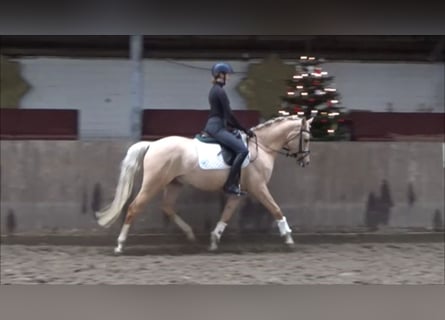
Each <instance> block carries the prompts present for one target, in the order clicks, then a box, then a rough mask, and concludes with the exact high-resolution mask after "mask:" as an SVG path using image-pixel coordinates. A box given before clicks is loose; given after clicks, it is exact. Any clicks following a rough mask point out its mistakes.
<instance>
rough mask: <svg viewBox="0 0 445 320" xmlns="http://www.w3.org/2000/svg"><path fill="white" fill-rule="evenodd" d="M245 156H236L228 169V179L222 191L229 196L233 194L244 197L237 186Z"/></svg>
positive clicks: (243, 193)
mask: <svg viewBox="0 0 445 320" xmlns="http://www.w3.org/2000/svg"><path fill="white" fill-rule="evenodd" d="M245 158H246V155H244V154H238V155H237V156H236V158H235V160H233V164H232V166H231V168H230V172H229V177H228V178H227V181H226V183H225V184H224V191H225V192H226V193H229V194H234V195H237V196H241V195H245V194H246V193H245V192H242V191H241V189H240V185H239V180H240V177H241V166H242V165H243V162H244V159H245Z"/></svg>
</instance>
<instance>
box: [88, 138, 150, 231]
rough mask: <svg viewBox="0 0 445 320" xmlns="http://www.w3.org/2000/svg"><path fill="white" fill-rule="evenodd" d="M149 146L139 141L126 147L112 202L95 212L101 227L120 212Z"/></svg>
mask: <svg viewBox="0 0 445 320" xmlns="http://www.w3.org/2000/svg"><path fill="white" fill-rule="evenodd" d="M149 147H150V142H149V141H140V142H137V143H135V144H133V145H132V146H131V147H130V148H129V149H128V151H127V154H126V156H125V158H124V160H122V164H121V172H120V176H119V182H118V184H117V187H116V194H115V196H114V200H113V202H112V203H111V204H110V205H109V206H108V207H106V208H104V209H102V210H101V211H98V212H96V217H97V219H98V220H97V222H98V223H99V225H101V226H102V227H105V228H108V227H110V226H111V225H112V224H113V223H114V222H115V221H116V219H117V218H118V217H119V215H120V214H121V213H122V209H123V207H124V205H125V203H126V202H127V201H128V199H129V198H130V196H131V194H132V191H133V183H134V178H135V176H136V173H137V172H138V171H139V169H140V168H141V167H142V164H143V160H144V156H145V153H146V152H147V150H148V148H149Z"/></svg>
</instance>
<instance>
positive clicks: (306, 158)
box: [284, 118, 314, 167]
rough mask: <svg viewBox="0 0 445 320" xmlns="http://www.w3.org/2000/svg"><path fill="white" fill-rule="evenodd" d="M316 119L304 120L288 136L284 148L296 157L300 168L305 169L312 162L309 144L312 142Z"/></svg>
mask: <svg viewBox="0 0 445 320" xmlns="http://www.w3.org/2000/svg"><path fill="white" fill-rule="evenodd" d="M313 120H314V118H311V119H309V120H306V118H303V119H302V120H301V122H300V124H299V125H297V126H295V129H293V130H292V131H291V132H289V134H288V135H287V142H286V144H285V145H284V147H285V148H286V149H287V150H288V152H289V154H290V155H292V156H295V157H296V159H297V162H298V164H299V165H300V166H302V167H305V166H307V165H309V163H310V161H311V157H310V149H309V144H310V140H311V123H312V121H313Z"/></svg>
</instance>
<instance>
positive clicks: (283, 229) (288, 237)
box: [250, 184, 294, 246]
mask: <svg viewBox="0 0 445 320" xmlns="http://www.w3.org/2000/svg"><path fill="white" fill-rule="evenodd" d="M250 192H251V194H252V195H253V196H254V197H255V198H257V199H258V201H260V202H261V203H262V204H263V205H264V206H265V207H266V209H267V210H268V211H269V212H270V213H271V214H272V216H273V217H274V218H275V219H276V221H277V225H278V229H279V230H280V235H281V236H282V237H284V239H285V240H284V242H285V243H286V244H287V245H288V246H293V245H294V240H293V239H292V230H291V228H290V227H289V225H288V223H287V220H286V217H285V216H284V215H283V213H282V212H281V208H280V207H279V206H278V204H277V203H276V202H275V200H274V199H273V197H272V195H271V194H270V192H269V189H268V188H267V185H265V184H261V185H255V186H254V187H253V188H252V189H251V190H250Z"/></svg>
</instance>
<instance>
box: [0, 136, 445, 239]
mask: <svg viewBox="0 0 445 320" xmlns="http://www.w3.org/2000/svg"><path fill="white" fill-rule="evenodd" d="M130 144H131V143H130V142H129V141H39V140H37V141H36V140H34V141H25V140H23V141H17V140H15V141H1V163H0V164H1V167H0V170H1V230H2V233H11V232H13V233H44V234H47V233H48V234H49V233H50V234H53V233H57V234H69V233H73V232H77V233H85V234H91V233H96V234H103V233H110V232H111V233H116V232H117V229H118V228H119V224H120V223H116V225H115V226H113V227H112V228H111V229H107V230H104V229H101V228H100V227H99V226H98V225H97V224H96V221H95V218H94V214H93V212H94V210H96V209H99V208H101V207H103V206H105V205H106V204H108V202H109V201H111V200H112V198H113V196H114V188H115V184H116V182H117V177H118V170H119V165H120V161H121V160H122V158H123V156H124V154H125V152H126V149H127V148H128V147H129V146H130ZM444 148H445V147H444V144H443V143H437V142H313V143H312V144H311V160H312V161H311V165H310V166H309V167H307V168H300V167H297V165H296V163H295V161H294V160H293V159H290V158H285V157H281V156H279V157H278V158H277V162H276V167H275V171H274V174H273V176H272V180H271V182H270V189H271V192H272V194H273V196H274V197H275V199H276V200H277V202H278V203H279V204H280V206H281V208H282V209H283V211H284V213H285V215H286V216H287V217H288V220H289V222H290V224H291V225H292V226H293V228H294V230H296V231H308V232H319V231H354V230H355V231H357V230H377V229H379V228H382V227H386V228H393V229H396V230H402V229H403V230H430V229H431V228H433V227H434V225H435V224H436V225H437V223H438V221H439V222H440V221H443V208H444V197H443V195H444V166H445V164H444V159H443V156H444V152H445V149H444ZM223 200H224V197H223V196H222V195H221V194H219V193H209V192H202V191H197V190H194V189H192V188H186V189H185V190H184V192H183V193H182V194H181V196H180V199H179V201H178V208H179V213H180V215H181V216H183V218H184V219H185V220H186V221H188V222H189V223H191V225H192V226H193V228H194V229H195V230H196V231H197V232H207V231H209V230H210V228H213V226H214V225H215V223H216V222H217V220H218V218H219V213H220V210H221V206H222V202H223ZM158 204H159V198H156V199H155V200H154V201H153V202H152V203H151V204H150V205H149V207H148V208H147V210H146V212H144V213H143V214H142V215H141V216H139V217H138V219H137V222H136V223H135V225H134V227H133V229H132V232H135V233H166V232H174V233H175V232H178V230H177V229H176V228H175V227H174V226H172V225H171V224H169V223H168V221H167V220H166V219H165V218H164V216H163V215H162V214H161V212H160V210H159V207H158ZM228 230H230V231H232V232H249V231H255V232H268V231H273V232H276V229H275V225H274V223H273V221H272V220H271V218H270V216H269V215H268V214H267V213H266V211H265V209H264V208H263V207H262V206H261V205H260V204H259V203H258V202H257V201H253V200H250V199H246V201H245V202H244V203H243V205H242V206H241V207H240V209H239V211H238V212H237V214H236V215H235V216H234V218H233V219H232V221H231V225H230V228H229V229H228Z"/></svg>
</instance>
